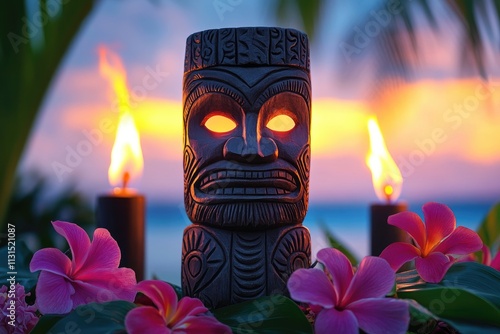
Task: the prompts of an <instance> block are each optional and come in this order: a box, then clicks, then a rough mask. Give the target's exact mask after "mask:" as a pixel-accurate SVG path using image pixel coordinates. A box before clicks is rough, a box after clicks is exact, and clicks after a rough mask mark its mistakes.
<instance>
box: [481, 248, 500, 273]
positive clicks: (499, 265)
mask: <svg viewBox="0 0 500 334" xmlns="http://www.w3.org/2000/svg"><path fill="white" fill-rule="evenodd" d="M482 250H483V264H484V265H486V266H490V267H492V268H494V269H496V270H499V271H500V248H499V249H498V250H497V254H496V255H495V257H494V258H493V259H491V252H490V249H489V248H488V246H486V245H483V249H482Z"/></svg>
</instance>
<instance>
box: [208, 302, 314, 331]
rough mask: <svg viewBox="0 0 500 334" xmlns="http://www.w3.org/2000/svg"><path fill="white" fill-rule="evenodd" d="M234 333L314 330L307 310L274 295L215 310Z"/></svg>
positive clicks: (215, 313)
mask: <svg viewBox="0 0 500 334" xmlns="http://www.w3.org/2000/svg"><path fill="white" fill-rule="evenodd" d="M213 313H214V315H215V317H216V318H217V319H218V320H219V321H220V322H222V323H224V324H226V325H228V326H229V327H231V329H232V330H233V332H234V333H241V334H254V333H255V334H257V333H258V334H266V333H289V334H299V333H311V334H312V333H313V331H312V327H311V325H310V324H309V322H308V321H307V318H306V317H305V315H304V313H302V311H301V310H300V309H299V307H298V306H297V305H296V304H295V303H294V302H293V301H292V300H290V299H288V298H286V297H284V296H281V295H274V296H269V297H262V298H259V299H256V300H253V301H247V302H243V303H240V304H235V305H231V306H226V307H223V308H220V309H217V310H215V311H213Z"/></svg>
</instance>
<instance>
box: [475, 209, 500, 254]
mask: <svg viewBox="0 0 500 334" xmlns="http://www.w3.org/2000/svg"><path fill="white" fill-rule="evenodd" d="M477 234H479V236H480V237H481V239H482V240H483V243H484V244H485V245H486V246H488V247H489V248H491V247H492V246H494V245H495V244H496V243H497V242H500V203H497V204H495V205H494V206H493V207H492V208H491V209H490V211H489V212H488V214H487V215H486V217H484V219H483V221H482V222H481V225H479V227H478V228H477Z"/></svg>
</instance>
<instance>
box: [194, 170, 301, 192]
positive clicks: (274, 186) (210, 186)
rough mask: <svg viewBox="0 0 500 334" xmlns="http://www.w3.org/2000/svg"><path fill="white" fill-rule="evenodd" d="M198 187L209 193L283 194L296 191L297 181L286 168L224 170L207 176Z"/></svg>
mask: <svg viewBox="0 0 500 334" xmlns="http://www.w3.org/2000/svg"><path fill="white" fill-rule="evenodd" d="M198 188H199V189H200V191H202V192H203V193H205V194H209V195H249V196H259V195H283V194H290V193H292V192H294V191H295V190H296V189H297V183H296V181H295V179H294V177H293V175H292V174H290V173H289V172H287V171H286V170H268V171H257V172H250V171H242V170H224V171H215V172H211V173H210V175H208V176H205V177H204V178H203V179H202V180H201V182H200V185H199V187H198Z"/></svg>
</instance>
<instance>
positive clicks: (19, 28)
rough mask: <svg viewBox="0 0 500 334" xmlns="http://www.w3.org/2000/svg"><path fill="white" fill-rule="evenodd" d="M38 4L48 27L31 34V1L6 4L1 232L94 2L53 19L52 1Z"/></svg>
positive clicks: (0, 82)
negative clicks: (55, 85) (30, 148)
mask: <svg viewBox="0 0 500 334" xmlns="http://www.w3.org/2000/svg"><path fill="white" fill-rule="evenodd" d="M36 3H37V4H38V7H37V8H34V10H35V13H33V14H32V16H31V18H32V17H36V15H40V16H41V17H43V19H42V22H44V23H43V24H42V25H41V26H39V25H34V24H33V23H31V25H32V28H27V23H26V22H27V21H31V22H32V19H31V20H30V18H27V17H26V15H27V12H26V6H25V1H3V2H1V3H0V34H1V36H2V38H1V39H0V73H2V76H1V77H0V101H1V103H0V124H1V126H2V129H1V131H0V152H2V159H3V162H2V163H1V164H0V227H2V225H4V224H7V221H5V214H6V210H7V207H8V204H9V201H10V197H11V191H12V188H13V185H14V176H15V172H16V169H17V165H18V162H19V160H20V158H21V155H22V152H23V148H24V146H25V144H26V141H27V139H28V136H29V134H30V130H31V128H32V125H33V123H34V121H35V118H36V114H37V112H38V109H39V108H40V105H41V103H42V101H43V98H44V96H45V93H46V91H47V90H48V88H49V85H50V83H51V81H52V77H53V76H54V74H55V73H56V70H57V68H58V66H59V63H60V61H61V60H62V58H63V56H64V53H65V52H66V50H67V48H68V47H69V45H70V44H71V42H72V40H73V37H74V36H75V35H76V33H77V31H78V30H79V28H80V25H81V24H82V23H83V21H84V19H85V18H86V17H87V15H88V14H89V13H90V11H91V9H92V7H93V4H94V1H63V3H62V4H61V6H60V7H59V10H58V13H52V14H50V13H49V10H48V8H47V7H48V6H47V5H48V0H41V1H36ZM52 6H54V5H53V2H52ZM28 30H32V31H31V32H30V33H27V32H26V31H28ZM37 42H40V43H37ZM27 96H28V97H29V98H26V97H27Z"/></svg>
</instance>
